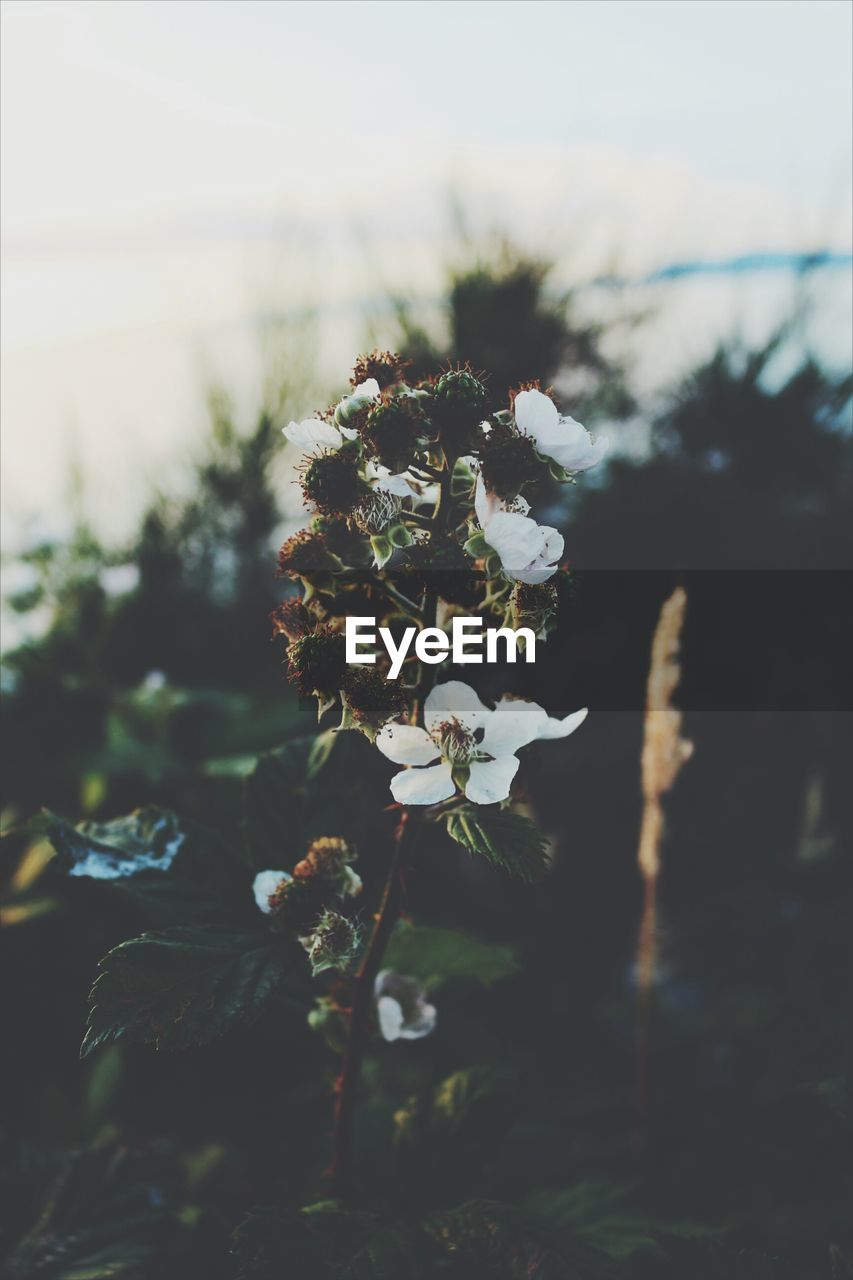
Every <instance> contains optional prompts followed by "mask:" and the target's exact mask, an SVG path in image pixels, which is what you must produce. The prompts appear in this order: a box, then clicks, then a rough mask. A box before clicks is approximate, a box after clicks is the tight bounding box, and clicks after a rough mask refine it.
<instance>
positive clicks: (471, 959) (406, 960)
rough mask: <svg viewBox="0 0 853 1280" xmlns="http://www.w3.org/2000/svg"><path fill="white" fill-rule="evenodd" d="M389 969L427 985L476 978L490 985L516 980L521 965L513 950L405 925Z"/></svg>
mask: <svg viewBox="0 0 853 1280" xmlns="http://www.w3.org/2000/svg"><path fill="white" fill-rule="evenodd" d="M385 968H387V969H396V970H397V971H398V972H399V973H405V974H409V975H411V976H412V977H414V978H420V979H422V980H423V981H431V982H443V981H445V980H447V979H448V978H474V979H476V980H477V981H478V982H485V983H489V982H497V981H498V980H499V979H500V978H510V977H512V975H513V974H515V973H517V972H518V970H519V963H518V958H517V956H516V953H515V950H514V948H513V947H511V946H501V945H499V944H497V943H494V942H481V941H480V940H479V939H477V938H473V937H471V935H470V934H467V933H461V932H460V931H459V930H456V929H437V928H430V926H428V925H412V924H406V923H401V924H398V926H397V928H396V930H395V931H394V934H393V936H392V938H391V941H390V943H389V944H388V949H387V951H386V953H385Z"/></svg>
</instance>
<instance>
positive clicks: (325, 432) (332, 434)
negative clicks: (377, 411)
mask: <svg viewBox="0 0 853 1280" xmlns="http://www.w3.org/2000/svg"><path fill="white" fill-rule="evenodd" d="M378 399H379V383H378V382H377V381H376V379H375V378H368V380H367V382H360V383H359V384H358V386H357V387H356V388H355V390H354V391H353V392H352V393H351V394H350V395H348V396H344V397H343V399H342V400H341V401H340V403H339V404H338V406H337V407H336V409H335V414H334V418H335V420H334V422H325V421H324V420H323V419H322V418H305V419H304V420H303V421H302V422H291V423H289V424H288V426H286V427H282V431H283V432H284V435H285V438H286V439H288V440H289V441H290V442H291V443H292V444H298V445H300V446H301V447H302V448H303V449H305V450H306V452H311V453H317V452H319V451H320V450H321V449H340V447H341V445H342V444H343V443H344V441H345V440H354V439H355V438H356V436H357V435H358V432H357V431H354V430H352V429H351V428H350V427H348V426H347V425H346V424H347V422H348V421H349V419H350V418H351V417H352V415H353V414H354V413H356V412H357V411H358V410H359V409H362V408H363V407H364V406H365V405H366V404H372V403H373V401H374V400H378Z"/></svg>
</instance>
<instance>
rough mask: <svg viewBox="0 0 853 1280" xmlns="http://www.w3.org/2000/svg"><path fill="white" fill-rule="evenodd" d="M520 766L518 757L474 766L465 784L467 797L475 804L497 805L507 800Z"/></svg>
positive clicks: (503, 758) (506, 757)
mask: <svg viewBox="0 0 853 1280" xmlns="http://www.w3.org/2000/svg"><path fill="white" fill-rule="evenodd" d="M518 765H519V760H518V757H517V756H501V757H500V758H499V759H497V760H487V761H486V762H485V763H484V764H479V763H474V764H472V765H471V766H470V774H469V777H468V781H467V782H466V784H465V794H466V796H467V797H468V799H469V800H472V801H473V802H474V804H496V803H497V802H498V801H499V800H506V798H507V796H508V795H509V789H510V787H511V786H512V780H513V778H514V777H515V775H516V774H517V773H518Z"/></svg>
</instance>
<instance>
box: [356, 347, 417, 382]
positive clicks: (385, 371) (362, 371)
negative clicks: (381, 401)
mask: <svg viewBox="0 0 853 1280" xmlns="http://www.w3.org/2000/svg"><path fill="white" fill-rule="evenodd" d="M410 363H411V361H409V360H404V359H403V358H402V356H399V355H397V353H396V352H395V351H369V352H368V353H367V354H366V355H361V356H359V357H358V359H357V360H356V362H355V368H354V369H353V371H352V377H351V378H350V383H351V384H352V386H354V387H357V386H359V385H360V384H362V383H364V382H367V381H368V380H369V379H371V378H373V379H375V381H376V382H377V383H378V384H379V389H380V391H385V390H387V388H388V387H393V386H396V385H397V383H398V382H402V381H403V378H404V376H405V371H406V368H407V366H408V365H409V364H410Z"/></svg>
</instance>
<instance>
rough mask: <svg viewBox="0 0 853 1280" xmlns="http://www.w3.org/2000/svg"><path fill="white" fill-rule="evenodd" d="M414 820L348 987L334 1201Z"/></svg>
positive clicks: (347, 1169)
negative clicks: (345, 1041) (347, 1028)
mask: <svg viewBox="0 0 853 1280" xmlns="http://www.w3.org/2000/svg"><path fill="white" fill-rule="evenodd" d="M452 472H453V461H452V459H450V458H446V459H445V460H444V466H443V468H442V470H441V471H438V472H436V476H437V478H438V479H439V482H440V487H439V492H438V498H437V501H436V504H435V507H434V509H433V512H432V516H431V517H430V521H429V523H430V524H431V525H432V526H433V527H435V528H441V527H442V526H443V525H444V524H446V522H447V519H448V517H449V514H450V506H451V504H450V501H449V488H450V477H451V474H452ZM383 586H384V588H385V590H386V591H387V592H388V594H389V595H390V596H391V597H392V598H397V597H401V593H399V592H397V590H396V588H394V587H391V586H390V584H389V583H388V582H387V581H386V582H383ZM404 600H405V603H406V605H407V606H409V607H411V606H412V601H410V600H406V597H405V596H402V598H401V599H399V601H398V602H399V603H402V602H403V601H404ZM437 610H438V594H437V592H436V591H435V589H434V588H432V587H427V590H426V591H425V593H424V603H423V607H422V609H421V610H420V614H421V617H422V619H423V622H424V624H425V625H428V626H434V625H435V623H436V619H437ZM424 692H425V684H424V680H423V675H422V677H421V680H420V681H419V683H418V687H417V690H416V693H415V699H414V706H413V709H412V719H413V722H415V721H416V720H417V716H418V711H419V708H420V705H421V702H422V700H423V696H424ZM412 825H413V818H412V816H411V814H410V813H409V811H408V810H407V809H402V810H401V813H400V821H399V823H398V824H397V829H396V832H395V834H394V851H393V853H392V855H391V863H390V865H389V867H388V875H387V877H386V880H385V888H384V890H383V893H382V902H381V903H380V906H379V911H378V913H377V915H376V923H375V925H374V928H373V933H372V934H371V937H370V942H369V943H368V944H367V950H366V951H365V953H364V958H363V960H362V962H361V967H360V968H359V971H358V973H357V975H356V977H355V981H354V983H353V992H352V1002H351V1008H350V1015H349V1035H348V1038H347V1044H346V1048H345V1050H344V1057H343V1062H342V1064H341V1073H340V1076H339V1077H338V1082H337V1100H336V1103H335V1126H334V1134H333V1139H332V1165H331V1168H330V1170H329V1174H330V1177H331V1181H332V1189H333V1191H334V1194H335V1196H337V1197H338V1198H339V1199H341V1200H344V1199H347V1198H348V1197H349V1195H350V1192H351V1189H352V1163H353V1161H352V1156H353V1122H354V1120H355V1106H356V1099H357V1095H358V1083H359V1079H360V1077H361V1065H362V1061H363V1059H364V1050H365V1046H366V1044H367V1039H368V1033H369V1030H370V1021H371V1019H370V1015H371V1010H372V1007H373V988H374V984H375V982H376V975H377V974H378V973H379V971H380V969H381V967H382V958H383V956H384V955H385V948H386V947H387V945H388V941H389V939H390V937H391V933H392V931H393V928H394V925H395V924H396V922H397V917H398V915H399V914H400V900H401V897H402V887H403V886H402V870H403V862H404V847H405V844H406V836H407V832H410V831H411V828H412Z"/></svg>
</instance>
